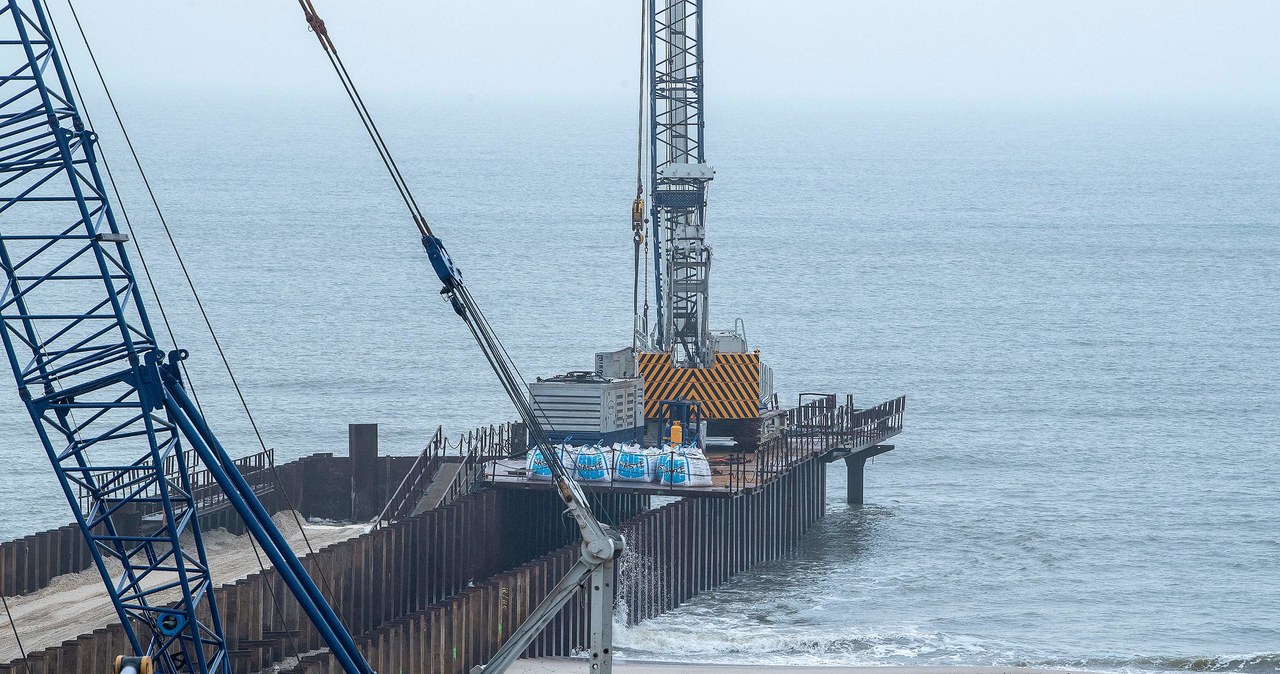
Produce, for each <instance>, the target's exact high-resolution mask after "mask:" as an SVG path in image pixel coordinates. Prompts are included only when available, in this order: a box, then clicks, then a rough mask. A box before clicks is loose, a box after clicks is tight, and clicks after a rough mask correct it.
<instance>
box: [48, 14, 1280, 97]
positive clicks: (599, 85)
mask: <svg viewBox="0 0 1280 674" xmlns="http://www.w3.org/2000/svg"><path fill="white" fill-rule="evenodd" d="M76 1H77V8H78V9H79V11H80V13H81V17H82V19H84V21H85V23H86V29H87V30H88V31H89V34H90V39H91V40H92V41H93V43H94V46H95V48H96V49H97V50H98V52H99V57H100V58H101V59H102V61H103V62H104V67H105V68H106V70H107V72H108V77H109V79H110V80H111V81H113V82H116V83H118V84H120V85H122V86H123V85H129V86H134V85H137V86H144V87H156V88H158V89H159V90H161V91H164V90H171V89H175V88H183V87H189V86H196V87H211V88H214V89H224V88H228V87H242V88H248V89H263V88H271V87H282V88H287V89H297V88H302V89H308V88H317V87H322V88H323V89H322V90H323V91H326V92H327V91H329V90H330V89H331V88H332V87H333V86H334V81H333V79H332V78H333V76H332V73H330V72H329V71H328V70H327V68H328V65H327V63H326V62H325V60H324V58H323V56H322V54H321V52H320V51H319V48H318V46H317V44H316V42H315V38H314V37H313V36H312V35H310V34H309V33H308V32H307V30H306V26H305V24H304V23H303V21H302V18H301V12H300V10H299V9H298V6H297V3H296V2H295V1H294V0H216V1H201V2H196V1H193V0H165V1H157V0H76ZM49 2H50V4H51V6H52V8H53V10H54V12H55V15H56V16H60V17H65V16H66V6H65V4H64V3H65V0H49ZM314 2H315V4H316V6H317V9H318V11H319V12H320V13H321V15H322V16H323V17H324V18H325V19H326V20H327V21H328V24H329V27H330V32H331V34H332V36H333V38H334V40H335V41H336V42H337V44H338V46H339V48H340V49H341V50H342V53H343V56H344V57H345V58H346V60H347V62H348V66H349V67H350V68H351V69H352V70H353V72H354V74H355V76H356V77H357V79H358V81H359V82H360V83H361V85H362V86H363V87H365V88H368V89H370V90H373V89H377V90H382V91H402V92H404V93H407V94H417V93H426V94H440V93H449V94H454V93H473V94H479V95H489V94H516V95H527V94H546V95H553V96H565V95H586V96H611V97H621V96H628V95H632V93H633V92H634V90H635V86H636V79H637V77H638V75H637V61H636V59H637V48H638V30H639V9H640V5H639V1H638V0H536V1H533V0H523V1H516V0H470V1H466V2H457V1H454V2H433V1H431V0H314ZM705 7H706V9H705V11H706V21H707V27H706V40H707V46H706V52H707V62H708V71H707V77H708V82H709V85H708V86H709V87H710V88H711V89H712V91H713V93H714V94H715V95H717V96H724V97H760V98H775V99H796V98H824V99H841V100H859V99H861V100H920V99H934V100H961V101H973V100H1008V99H1024V98H1037V99H1044V98H1060V97H1063V98H1151V97H1159V98H1163V97H1189V96H1190V97H1199V96H1203V97H1208V98H1224V97H1225V98H1232V99H1247V100H1269V101H1275V100H1277V99H1280V48H1277V43H1276V36H1277V33H1278V31H1280V0H967V1H952V2H947V1H942V0H706V5H705ZM61 23H62V25H63V26H64V31H65V30H67V29H69V28H70V23H69V21H66V20H64V21H62V22H61Z"/></svg>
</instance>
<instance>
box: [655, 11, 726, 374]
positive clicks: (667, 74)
mask: <svg viewBox="0 0 1280 674" xmlns="http://www.w3.org/2000/svg"><path fill="white" fill-rule="evenodd" d="M651 2H652V5H651V7H652V9H651V12H650V14H649V26H648V32H649V45H648V54H649V56H648V62H649V69H648V70H649V73H648V80H649V82H648V85H649V86H648V89H649V101H648V103H649V121H650V134H649V158H650V160H649V167H650V173H649V186H650V187H649V204H650V216H651V218H650V221H651V228H652V230H651V231H652V236H653V240H654V243H655V245H654V249H653V265H654V279H655V289H654V290H655V294H656V298H657V334H656V335H655V338H656V339H655V341H656V343H655V346H656V347H657V348H658V349H659V350H662V351H667V352H670V353H671V354H672V355H673V357H674V359H675V363H676V364H677V365H681V366H687V367H705V366H708V365H710V364H711V359H712V356H713V346H712V343H711V341H712V340H711V333H710V331H709V329H708V308H709V307H708V300H709V296H710V288H709V276H710V273H711V248H710V246H708V245H707V242H706V238H707V229H706V217H707V188H708V186H709V183H710V182H711V179H712V178H714V177H715V170H714V169H712V168H711V167H710V166H708V165H707V164H706V154H705V151H704V149H705V146H704V144H703V132H704V130H705V123H704V119H703V96H702V94H703V78H702V70H703V60H702V2H701V0H651Z"/></svg>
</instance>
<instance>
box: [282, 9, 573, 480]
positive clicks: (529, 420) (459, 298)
mask: <svg viewBox="0 0 1280 674" xmlns="http://www.w3.org/2000/svg"><path fill="white" fill-rule="evenodd" d="M298 5H299V6H300V7H301V8H302V12H303V15H304V18H305V19H306V22H307V25H308V27H309V29H310V30H311V32H312V33H315V36H316V40H318V41H319V42H320V46H321V48H323V49H324V52H325V55H326V56H327V57H328V58H329V63H330V65H332V66H333V70H334V72H335V73H337V75H338V79H339V80H341V82H342V87H343V89H344V90H345V91H346V93H347V98H348V99H350V101H351V104H352V106H354V107H355V109H356V113H357V114H358V115H359V116H360V121H361V123H362V124H363V125H364V128H365V131H366V132H367V133H368V135H369V138H370V140H372V141H373V144H374V147H375V148H376V149H377V151H378V157H379V158H380V159H381V160H382V163H383V165H384V166H386V168H387V172H388V173H389V174H390V176H391V179H392V182H394V183H395V185H396V190H397V191H398V192H399V193H400V199H401V200H402V201H403V202H404V204H405V207H406V208H407V209H408V210H409V214H410V216H411V217H412V218H413V221H414V224H415V225H417V227H418V232H419V233H420V234H421V235H422V236H423V238H424V243H426V242H427V240H428V239H432V240H435V242H436V244H437V245H439V246H440V251H441V252H443V245H442V244H440V243H439V239H437V238H436V236H435V234H434V233H433V232H432V231H431V227H430V226H429V225H428V224H427V218H426V215H425V214H424V213H423V211H422V209H421V208H420V207H419V206H418V202H417V199H415V198H414V196H413V192H412V191H411V190H410V189H409V184H408V182H407V181H406V180H405V178H404V174H403V173H401V171H400V166H399V164H397V163H396V161H395V158H394V157H393V156H392V154H391V149H390V148H389V147H388V146H387V143H386V141H385V140H384V139H383V137H382V132H381V131H380V130H379V129H378V125H377V123H375V122H374V120H373V115H372V114H371V113H370V112H369V108H368V106H367V105H365V102H364V98H363V97H362V96H361V95H360V92H359V90H358V89H357V88H356V85H355V81H354V80H353V79H352V77H351V74H350V72H348V71H347V67H346V64H344V63H343V61H342V57H341V56H339V55H338V48H337V47H336V46H335V45H334V43H333V39H332V38H331V37H330V36H329V29H328V27H327V26H326V25H325V22H324V19H321V18H320V16H319V14H318V13H317V12H316V9H315V6H314V5H313V4H312V2H311V0H298ZM446 257H447V255H446ZM450 264H452V263H451V261H450ZM451 271H455V272H456V270H451ZM437 273H439V271H438V270H437ZM443 280H444V279H443V278H442V281H443ZM445 283H446V286H445V289H444V290H441V295H443V296H445V297H446V299H449V301H450V302H451V303H452V304H453V309H454V312H455V313H457V314H458V316H460V317H461V318H462V320H463V321H464V322H465V323H466V324H467V328H468V330H470V332H471V336H472V337H473V338H474V339H475V341H476V343H477V344H478V345H479V346H480V350H481V351H482V352H483V353H484V356H485V360H486V361H488V363H489V366H490V367H491V368H492V369H493V371H494V373H495V374H496V375H498V379H499V380H500V382H501V384H502V388H503V390H504V391H505V392H506V394H507V397H509V398H510V399H511V402H512V404H514V405H515V407H516V411H517V412H519V414H520V417H521V418H522V419H523V420H524V422H525V424H526V425H528V427H529V430H530V432H531V433H532V434H533V435H534V439H535V440H536V441H537V444H538V445H539V446H544V447H545V446H549V445H550V442H549V440H548V438H547V435H546V432H545V430H544V429H543V428H542V427H543V426H546V427H547V428H550V429H551V430H552V431H554V430H555V429H554V428H552V427H551V426H550V424H549V423H547V422H546V419H545V415H542V417H543V418H542V419H541V420H539V418H538V416H537V415H536V414H535V412H534V409H533V407H534V405H533V404H531V403H530V402H529V399H528V397H527V396H526V395H525V394H526V393H527V392H528V386H527V385H526V384H525V383H524V382H525V379H524V376H523V375H522V374H521V373H520V369H519V368H518V367H517V366H516V365H515V361H514V360H513V359H512V358H511V355H510V354H509V353H508V352H507V349H506V347H505V346H504V345H503V344H502V341H501V340H500V339H498V337H497V334H496V333H495V332H494V330H493V327H492V326H491V325H490V323H489V320H488V318H487V317H486V316H485V315H484V312H483V311H482V310H481V309H480V306H479V304H478V303H477V302H476V301H475V298H474V297H473V296H472V295H471V291H470V290H468V289H467V288H466V286H465V285H464V284H463V283H462V279H461V278H460V277H459V276H454V277H451V278H450V280H449V281H445ZM547 464H548V466H551V467H552V471H553V472H556V471H557V470H560V471H563V468H561V467H560V466H559V462H557V461H554V460H551V461H547Z"/></svg>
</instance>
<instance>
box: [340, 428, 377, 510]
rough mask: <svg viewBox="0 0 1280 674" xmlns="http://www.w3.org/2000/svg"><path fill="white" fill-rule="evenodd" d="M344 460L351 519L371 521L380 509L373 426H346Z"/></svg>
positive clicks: (375, 439)
mask: <svg viewBox="0 0 1280 674" xmlns="http://www.w3.org/2000/svg"><path fill="white" fill-rule="evenodd" d="M347 456H349V457H351V458H350V461H351V519H352V520H353V521H356V522H363V521H365V520H369V519H373V518H374V517H377V516H378V513H379V512H381V511H382V506H383V505H384V504H383V503H381V502H380V501H381V500H382V499H380V498H379V496H380V494H379V489H378V487H379V484H378V425H377V424H349V425H348V426H347Z"/></svg>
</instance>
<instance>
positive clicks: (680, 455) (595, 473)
mask: <svg viewBox="0 0 1280 674" xmlns="http://www.w3.org/2000/svg"><path fill="white" fill-rule="evenodd" d="M553 452H554V455H555V456H554V457H553V459H552V460H555V461H559V462H560V465H561V466H562V467H564V469H565V471H567V472H568V473H569V474H570V475H573V476H574V477H575V478H577V479H578V480H581V481H583V482H611V481H618V482H658V483H661V484H665V485H669V486H672V487H710V486H711V464H710V463H709V462H708V461H707V457H706V455H704V454H703V453H702V452H701V451H700V450H698V448H697V447H677V446H674V445H667V446H665V447H663V448H662V449H657V448H653V447H643V446H641V445H638V444H634V443H631V444H614V445H613V446H612V447H609V446H604V445H598V444H597V445H583V446H578V447H574V446H570V445H559V446H557V447H555V448H554V450H553ZM526 467H527V469H528V473H527V475H528V479H530V480H550V479H551V468H550V467H549V466H548V465H547V460H546V458H545V457H544V456H543V452H542V450H541V449H538V448H536V447H535V448H533V449H531V450H529V453H528V456H527V465H526Z"/></svg>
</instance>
